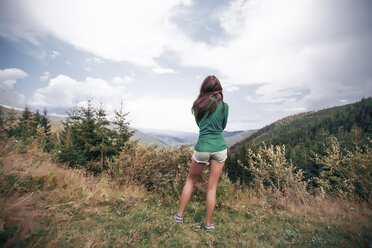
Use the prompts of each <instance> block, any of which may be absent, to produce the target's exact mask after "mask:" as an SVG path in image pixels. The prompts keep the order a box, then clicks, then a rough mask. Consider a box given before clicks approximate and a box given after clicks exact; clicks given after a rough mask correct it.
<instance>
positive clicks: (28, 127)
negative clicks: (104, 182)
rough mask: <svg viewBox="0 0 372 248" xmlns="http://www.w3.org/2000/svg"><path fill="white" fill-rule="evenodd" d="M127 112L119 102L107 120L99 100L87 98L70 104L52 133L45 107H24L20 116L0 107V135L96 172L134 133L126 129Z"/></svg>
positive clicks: (101, 169) (104, 167)
mask: <svg viewBox="0 0 372 248" xmlns="http://www.w3.org/2000/svg"><path fill="white" fill-rule="evenodd" d="M127 115H128V112H125V111H124V108H123V104H122V103H121V106H120V108H119V109H118V110H115V111H114V118H113V120H109V119H108V116H107V113H106V111H105V109H104V108H103V107H102V104H101V106H99V107H94V106H93V104H92V101H91V100H89V101H88V103H87V105H86V106H80V105H78V104H75V105H74V106H73V107H71V108H70V109H69V111H68V112H67V117H66V119H65V120H64V121H63V122H62V125H63V128H62V130H60V131H59V132H57V133H53V134H52V132H51V124H50V119H49V117H48V114H47V110H46V109H44V111H43V114H40V113H39V110H37V111H36V112H35V113H33V112H31V111H30V110H29V108H28V107H25V109H24V110H23V112H22V114H21V116H20V117H17V115H16V113H15V111H10V112H9V113H8V114H7V115H5V113H4V111H3V110H2V109H0V130H1V133H2V135H1V138H2V139H4V138H14V139H16V141H17V143H18V144H19V146H27V145H29V144H31V143H35V145H37V146H38V147H39V148H41V149H43V150H44V151H46V152H50V153H52V154H53V156H54V157H55V158H56V159H57V160H59V161H61V162H65V163H66V164H68V165H69V166H70V167H76V168H85V169H87V170H88V171H92V172H94V173H99V172H101V171H103V170H105V169H106V166H107V162H108V160H110V159H112V158H113V157H114V156H116V155H118V154H119V153H120V151H121V149H122V147H123V146H124V144H125V143H126V142H127V141H128V140H129V138H130V137H131V136H132V135H133V133H134V131H129V122H128V121H127Z"/></svg>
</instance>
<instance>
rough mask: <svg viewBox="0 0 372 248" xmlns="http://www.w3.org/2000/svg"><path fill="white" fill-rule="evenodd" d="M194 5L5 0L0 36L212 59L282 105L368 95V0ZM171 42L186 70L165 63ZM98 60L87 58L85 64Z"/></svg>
mask: <svg viewBox="0 0 372 248" xmlns="http://www.w3.org/2000/svg"><path fill="white" fill-rule="evenodd" d="M196 5H197V2H192V1H186V0H184V1H181V0H174V1H171V0H164V1H145V0H139V1H113V0H110V1H108V2H105V3H103V2H101V1H98V0H92V1H74V0H65V1H47V0H20V1H16V2H15V1H9V0H8V1H3V2H2V3H1V6H0V7H2V8H0V9H2V10H0V14H1V15H0V18H1V19H0V20H1V22H0V35H2V36H4V37H7V38H9V39H12V40H20V39H22V40H27V41H28V42H30V43H32V44H34V45H35V46H36V45H40V44H41V41H42V40H43V38H45V37H47V36H48V35H52V36H54V37H57V38H58V39H60V40H62V41H64V42H66V43H68V44H70V45H72V46H74V47H76V48H78V49H80V50H83V51H87V52H89V53H91V54H92V56H93V60H94V58H99V59H101V60H111V61H118V62H121V61H126V62H129V63H132V64H134V65H137V66H141V67H147V68H150V69H152V70H153V72H155V73H175V72H178V71H181V70H182V69H183V68H205V69H206V70H208V71H213V72H215V74H218V75H221V77H222V78H223V79H224V80H221V81H224V82H227V84H226V85H224V86H225V89H226V91H227V92H229V91H230V92H231V91H237V90H238V88H239V85H252V87H253V85H255V86H257V88H256V90H255V92H254V93H252V94H251V95H250V96H248V97H247V98H246V99H247V100H248V101H250V102H252V103H255V104H261V105H264V107H265V109H275V110H276V111H282V112H285V111H286V110H291V111H292V110H293V111H295V110H298V111H300V110H304V109H309V110H311V109H316V108H320V107H325V106H332V105H336V104H339V103H345V102H353V101H356V100H359V99H360V98H361V97H362V96H366V97H367V96H371V94H372V86H371V80H372V49H371V48H370V47H371V46H370V44H372V29H371V28H370V23H372V15H371V14H370V9H371V8H372V3H371V2H370V1H368V0H360V1H354V2H351V1H348V0H329V1H313V0H302V1H297V0H280V1H278V0H250V1H244V0H236V1H231V2H230V3H228V5H227V7H219V8H213V11H214V12H211V13H209V14H210V15H211V16H213V18H217V22H212V21H210V20H209V22H208V21H205V19H202V18H191V17H192V16H188V15H193V14H195V15H200V13H203V11H204V12H205V11H206V9H204V10H200V11H199V10H198V9H195V11H184V12H182V11H175V10H180V9H182V8H184V9H187V8H192V7H194V6H196ZM289 6H290V7H289ZM204 8H208V6H207V5H206V7H205V6H204ZM193 10H194V9H193ZM208 10H209V9H208ZM216 10H217V12H216ZM198 11H199V12H198ZM194 12H195V13H194ZM196 12H197V13H196ZM180 13H183V15H185V13H186V15H187V16H183V18H184V19H185V20H187V19H190V20H198V23H196V24H195V25H189V28H196V29H197V30H199V31H200V30H204V31H205V32H207V33H208V34H207V36H208V35H210V34H209V33H211V32H208V31H207V30H206V29H210V30H212V29H213V30H214V31H215V32H212V33H213V37H216V40H218V42H211V43H207V42H205V41H203V39H197V37H199V36H203V35H204V33H202V32H192V31H194V30H191V31H190V32H185V27H184V26H182V22H180V23H176V22H175V21H174V17H175V15H179V14H180ZM66 16H68V18H66ZM188 17H190V18H188ZM184 19H183V20H184ZM9 20H10V21H9ZM199 22H200V23H199ZM200 27H202V28H200ZM198 28H199V29H198ZM190 34H193V35H194V36H192V35H190ZM203 37H204V36H203ZM220 37H222V38H223V39H218V38H220ZM168 51H170V52H171V53H172V54H174V57H175V58H176V59H175V61H177V66H181V69H178V68H177V70H175V69H174V68H164V67H162V66H160V65H159V64H158V62H157V61H162V60H159V58H162V56H165V54H167V52H168ZM93 60H92V61H89V62H88V61H87V63H88V65H87V66H85V67H86V68H85V69H86V70H87V71H89V70H90V63H92V62H93ZM167 67H169V66H167ZM198 73H200V72H198ZM117 81H119V79H118V80H117ZM273 105H277V106H273Z"/></svg>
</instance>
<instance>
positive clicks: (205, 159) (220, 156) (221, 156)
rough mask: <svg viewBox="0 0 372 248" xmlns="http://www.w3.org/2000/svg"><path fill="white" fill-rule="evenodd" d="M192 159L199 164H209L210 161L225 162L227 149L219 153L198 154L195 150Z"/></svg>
mask: <svg viewBox="0 0 372 248" xmlns="http://www.w3.org/2000/svg"><path fill="white" fill-rule="evenodd" d="M192 158H193V159H194V160H195V161H196V162H198V163H206V164H209V160H210V159H211V160H215V161H217V162H223V161H225V160H226V158H227V148H226V149H225V150H223V151H219V152H198V151H195V150H194V154H193V155H192Z"/></svg>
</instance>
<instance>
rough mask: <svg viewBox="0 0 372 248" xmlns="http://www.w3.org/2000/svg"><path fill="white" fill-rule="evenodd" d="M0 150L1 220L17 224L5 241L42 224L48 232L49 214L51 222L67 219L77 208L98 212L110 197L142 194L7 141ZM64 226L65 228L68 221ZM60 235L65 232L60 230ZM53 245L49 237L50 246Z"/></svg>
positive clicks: (26, 234) (36, 230) (27, 234)
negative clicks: (16, 149) (21, 150)
mask: <svg viewBox="0 0 372 248" xmlns="http://www.w3.org/2000/svg"><path fill="white" fill-rule="evenodd" d="M0 152H1V154H2V156H1V158H0V159H1V160H0V161H1V174H0V175H1V178H2V179H5V180H3V184H2V185H1V195H0V202H1V203H0V220H3V221H5V226H8V228H9V227H10V228H13V227H14V228H16V230H15V232H14V235H12V237H11V238H10V239H8V240H7V243H8V244H10V243H12V242H14V241H16V240H27V239H28V238H30V237H31V236H32V235H35V234H39V233H40V232H41V229H42V228H43V229H44V231H46V230H48V228H50V227H46V226H45V224H47V223H46V221H45V220H48V219H50V218H51V217H52V218H53V222H55V223H68V222H70V221H72V220H73V219H74V213H75V212H76V211H81V212H84V213H96V214H97V213H99V212H100V211H101V210H102V209H107V208H108V206H101V205H100V204H101V203H102V202H105V201H108V199H122V200H123V201H124V200H128V199H129V200H131V201H136V200H138V199H143V198H144V197H145V196H146V192H145V190H144V189H143V188H141V187H139V186H134V185H125V186H121V187H119V186H117V185H115V184H114V182H112V181H110V180H108V178H107V177H106V176H105V175H102V176H100V177H94V176H93V175H90V174H87V173H85V172H84V171H82V170H74V169H70V168H67V167H65V166H63V165H61V164H56V163H54V162H53V161H52V160H51V159H50V157H49V156H48V154H45V153H43V152H41V151H39V150H34V149H30V150H28V152H27V153H17V152H14V151H12V148H11V147H10V146H9V145H8V144H2V146H1V151H0ZM66 207H67V208H68V209H67V210H66ZM64 228H66V229H68V225H66V226H64ZM58 235H63V230H59V234H58ZM76 235H77V236H78V235H79V234H78V233H77V234H76ZM94 236H95V235H94V234H92V237H94ZM56 240H58V236H57V239H56ZM53 244H54V242H53V241H52V242H51V243H50V244H49V245H48V246H49V247H53Z"/></svg>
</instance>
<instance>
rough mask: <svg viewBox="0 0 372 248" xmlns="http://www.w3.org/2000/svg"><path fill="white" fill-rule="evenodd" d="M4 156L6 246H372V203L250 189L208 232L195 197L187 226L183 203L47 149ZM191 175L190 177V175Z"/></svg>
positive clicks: (0, 236) (1, 183)
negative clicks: (299, 199)
mask: <svg viewBox="0 0 372 248" xmlns="http://www.w3.org/2000/svg"><path fill="white" fill-rule="evenodd" d="M1 154H2V155H1V158H0V187H1V188H0V198H1V199H0V243H1V244H2V245H3V246H4V247H7V246H9V245H13V246H14V247H17V246H18V247H132V246H135V247H226V246H229V247H288V246H291V247H368V246H369V247H371V246H372V236H371V223H372V221H371V219H372V214H371V206H370V205H368V204H366V203H363V204H362V203H355V202H349V201H347V200H343V199H327V198H316V197H314V199H312V201H311V202H313V203H312V204H306V205H305V204H302V205H300V204H295V203H294V202H292V201H289V200H286V199H279V200H275V201H273V200H272V198H271V197H270V195H265V194H262V195H256V194H253V192H250V191H248V190H246V189H236V190H232V191H231V192H234V194H231V195H230V197H229V198H228V199H227V200H226V201H225V202H223V204H221V206H220V207H218V208H216V210H215V214H214V224H215V226H216V230H214V231H212V232H207V231H205V230H204V229H203V227H202V225H203V220H204V215H205V212H204V211H205V207H204V203H199V202H197V201H195V200H194V201H191V202H190V204H189V205H188V207H187V209H186V214H185V218H184V219H185V223H183V224H177V223H174V221H173V220H172V219H171V216H172V214H173V213H174V212H175V211H176V210H177V202H176V201H175V200H171V199H165V198H161V197H159V196H157V195H153V194H151V193H149V192H147V191H146V190H145V189H144V188H142V187H140V186H135V185H131V184H127V185H122V186H118V185H117V184H116V183H115V182H113V181H112V180H110V178H108V177H107V176H105V175H102V176H100V177H93V176H91V175H87V174H85V173H83V172H82V171H80V170H73V169H69V168H65V167H63V166H62V165H57V164H56V163H54V162H53V161H51V159H50V158H49V157H48V156H47V155H45V154H44V153H42V152H39V151H36V150H30V151H28V152H26V153H22V154H20V153H16V152H14V151H12V150H11V149H10V148H7V147H6V146H5V147H3V148H2V150H1ZM185 176H186V175H185Z"/></svg>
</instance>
